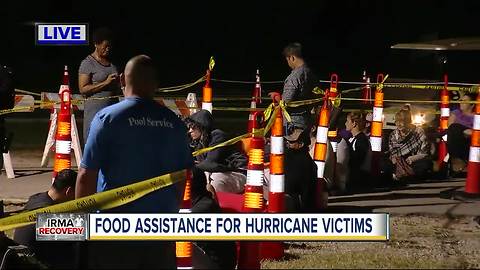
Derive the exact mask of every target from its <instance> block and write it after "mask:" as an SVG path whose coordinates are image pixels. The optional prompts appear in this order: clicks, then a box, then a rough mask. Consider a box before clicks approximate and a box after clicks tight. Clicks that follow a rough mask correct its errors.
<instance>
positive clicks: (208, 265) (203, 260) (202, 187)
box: [191, 167, 237, 269]
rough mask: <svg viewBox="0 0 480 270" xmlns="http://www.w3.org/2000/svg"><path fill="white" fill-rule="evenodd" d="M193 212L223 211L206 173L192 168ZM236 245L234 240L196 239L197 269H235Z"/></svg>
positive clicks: (194, 258) (194, 259) (194, 252)
mask: <svg viewBox="0 0 480 270" xmlns="http://www.w3.org/2000/svg"><path fill="white" fill-rule="evenodd" d="M192 174H193V177H192V186H191V187H192V193H191V194H192V213H221V212H222V210H221V209H220V206H219V205H218V202H217V201H216V200H215V194H212V191H209V190H208V189H207V185H208V184H207V178H206V177H205V173H204V172H203V171H202V170H200V169H198V168H196V167H194V168H193V169H192ZM236 252H237V251H236V246H235V242H233V241H196V242H194V250H193V267H194V268H195V269H235V265H236Z"/></svg>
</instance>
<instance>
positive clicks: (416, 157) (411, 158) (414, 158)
mask: <svg viewBox="0 0 480 270" xmlns="http://www.w3.org/2000/svg"><path fill="white" fill-rule="evenodd" d="M427 156H428V155H427V154H416V155H413V156H409V157H407V158H406V159H405V161H406V162H407V163H408V164H412V163H413V162H415V161H419V160H421V159H423V158H426V157H427Z"/></svg>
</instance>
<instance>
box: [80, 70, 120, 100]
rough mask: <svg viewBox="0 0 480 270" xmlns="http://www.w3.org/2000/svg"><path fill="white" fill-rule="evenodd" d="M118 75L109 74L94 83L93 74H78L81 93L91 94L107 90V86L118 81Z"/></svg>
mask: <svg viewBox="0 0 480 270" xmlns="http://www.w3.org/2000/svg"><path fill="white" fill-rule="evenodd" d="M117 78H118V75H117V74H116V73H113V74H110V75H108V77H107V78H106V79H105V80H104V81H103V82H99V83H95V84H94V83H92V80H91V75H89V74H78V89H79V91H80V93H81V94H84V95H91V94H95V93H98V92H100V91H103V90H105V88H106V87H107V86H109V85H110V84H112V83H113V82H114V81H116V80H117Z"/></svg>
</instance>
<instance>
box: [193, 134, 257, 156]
mask: <svg viewBox="0 0 480 270" xmlns="http://www.w3.org/2000/svg"><path fill="white" fill-rule="evenodd" d="M250 136H252V133H247V134H243V135H240V136H237V137H235V138H233V139H230V140H228V141H225V142H223V143H219V144H216V145H214V146H211V147H206V148H202V149H200V150H197V151H195V152H193V153H192V155H193V156H194V157H196V156H198V155H201V154H204V153H207V152H210V151H213V150H215V149H217V148H220V147H224V146H228V145H233V144H235V143H237V142H239V141H241V140H242V139H245V138H248V137H250Z"/></svg>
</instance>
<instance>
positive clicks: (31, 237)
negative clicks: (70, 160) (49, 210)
mask: <svg viewBox="0 0 480 270" xmlns="http://www.w3.org/2000/svg"><path fill="white" fill-rule="evenodd" d="M76 179H77V173H76V172H75V171H73V170H71V169H64V170H61V171H60V172H59V173H58V174H57V176H56V177H55V179H54V181H53V184H52V185H51V187H50V188H49V189H48V190H47V191H45V192H40V193H37V194H34V195H32V196H30V198H29V199H28V201H27V203H26V204H25V207H24V210H34V209H38V208H42V207H47V206H51V205H54V204H57V203H62V202H66V201H70V200H73V199H74V198H75V182H76ZM13 240H14V241H15V242H17V243H18V244H21V245H25V246H27V247H29V248H31V249H32V250H33V251H34V252H35V256H36V258H37V259H38V260H39V261H41V262H42V263H44V264H45V265H47V266H48V267H50V268H53V269H73V268H76V267H77V261H76V252H77V246H76V243H75V242H64V241H58V242H45V241H36V240H35V224H32V225H28V226H25V227H21V228H17V229H15V233H14V236H13Z"/></svg>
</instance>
